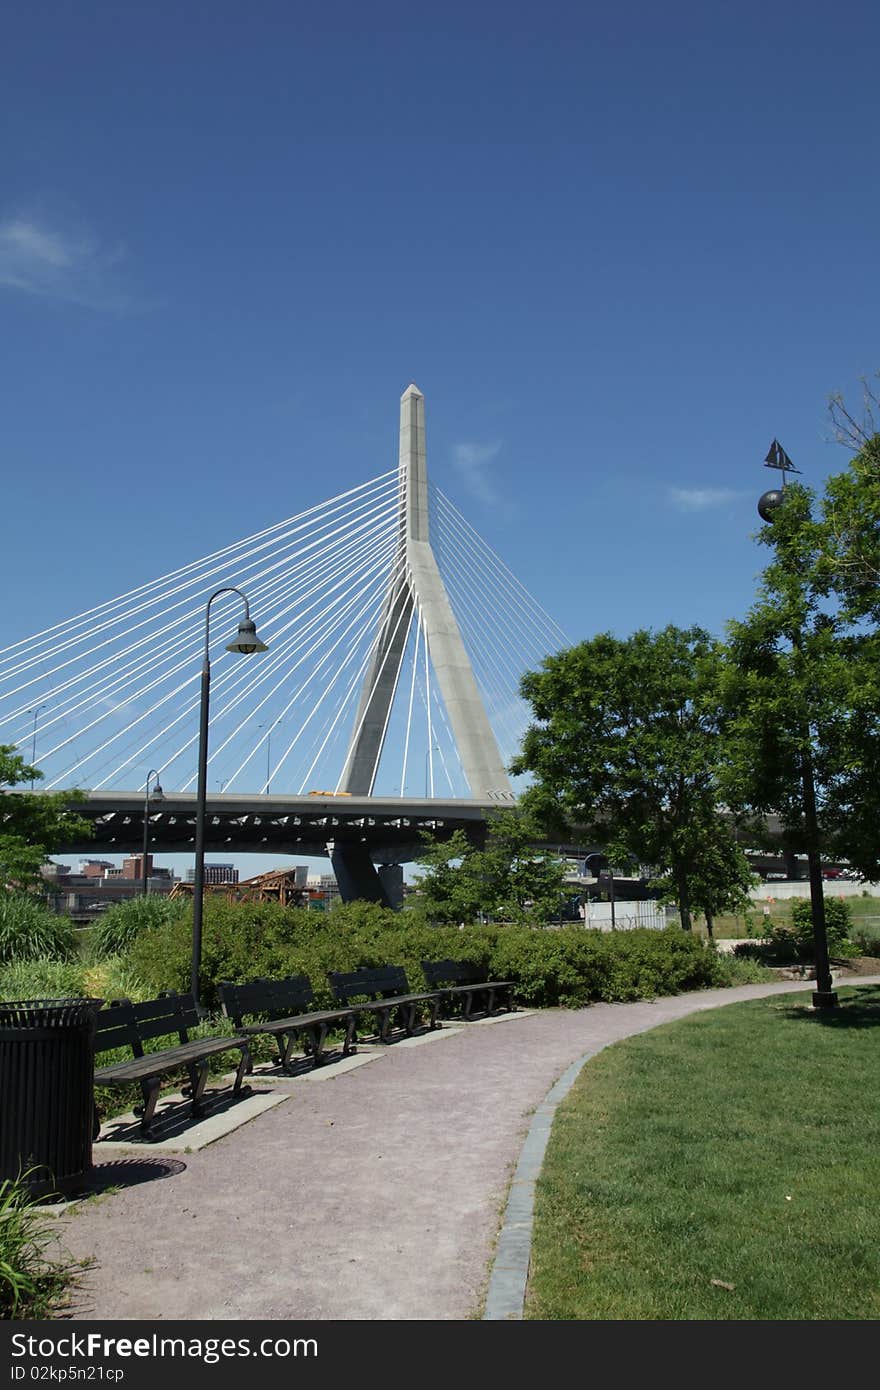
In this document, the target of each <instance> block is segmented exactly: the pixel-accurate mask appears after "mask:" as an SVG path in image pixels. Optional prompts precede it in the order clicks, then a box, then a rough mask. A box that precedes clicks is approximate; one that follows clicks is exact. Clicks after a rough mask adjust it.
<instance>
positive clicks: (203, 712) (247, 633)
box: [190, 584, 268, 1008]
mask: <svg viewBox="0 0 880 1390" xmlns="http://www.w3.org/2000/svg"><path fill="white" fill-rule="evenodd" d="M220 594H238V596H239V598H240V599H241V600H242V602H243V603H244V617H243V618H242V619H241V621H240V622H239V624H238V632H237V633H236V635H235V637H234V638H233V639H232V641H231V642H227V644H226V650H227V651H228V652H239V653H240V654H241V655H242V656H252V655H253V653H254V652H265V651H268V648H267V646H266V644H265V642H261V641H260V639H259V637H258V636H257V629H256V627H255V626H254V623H253V621H252V619H251V614H250V605H249V604H248V600H247V595H246V594H244V593H242V591H241V589H236V588H235V586H234V585H232V584H226V585H224V586H223V587H222V588H220V589H215V590H214V592H213V594H212V595H211V597H210V598H209V599H208V602H207V605H206V607H205V654H204V657H203V659H202V690H201V707H200V712H199V780H198V795H197V799H196V844H195V880H194V883H193V926H192V966H191V970H190V990H191V992H192V996H193V999H194V1000H195V1002H196V1008H201V1002H200V998H201V996H200V989H199V974H200V970H201V963H202V907H203V902H204V878H205V801H206V799H207V794H208V706H209V699H210V691H211V659H210V653H209V645H210V624H211V604H212V603H213V602H214V600H215V598H218V597H219V596H220Z"/></svg>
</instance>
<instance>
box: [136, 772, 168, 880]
mask: <svg viewBox="0 0 880 1390" xmlns="http://www.w3.org/2000/svg"><path fill="white" fill-rule="evenodd" d="M151 777H155V779H156V785H155V787H154V788H153V790H152V792H151V791H150V778H151ZM151 797H152V800H153V801H154V802H156V801H164V800H165V795H164V793H163V791H162V788H161V787H160V786H159V774H158V772H157V771H156V769H155V768H153V767H151V768H150V770H149V772H148V773H147V781H146V785H145V786H144V853H143V858H142V859H141V882H142V887H141V892H142V894H143V896H144V897H146V896H147V894H148V893H149V891H150V879H149V875H148V873H147V854H148V852H149V848H150V798H151Z"/></svg>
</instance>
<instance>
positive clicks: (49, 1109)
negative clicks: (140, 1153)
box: [0, 999, 103, 1197]
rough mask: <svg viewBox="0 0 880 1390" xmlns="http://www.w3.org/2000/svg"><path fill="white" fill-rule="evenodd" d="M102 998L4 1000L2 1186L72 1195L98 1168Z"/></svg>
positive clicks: (0, 1035) (0, 1037) (0, 1027)
mask: <svg viewBox="0 0 880 1390" xmlns="http://www.w3.org/2000/svg"><path fill="white" fill-rule="evenodd" d="M102 1003H103V1000H101V999H26V1000H21V1001H18V1002H0V1180H2V1179H3V1178H17V1177H18V1176H19V1175H21V1176H23V1178H24V1181H25V1183H26V1185H27V1187H28V1189H29V1191H30V1192H31V1194H32V1196H35V1197H38V1196H42V1195H43V1194H45V1193H48V1192H62V1193H66V1192H69V1191H71V1190H73V1189H75V1188H76V1187H78V1186H79V1185H81V1183H82V1181H83V1179H84V1178H85V1177H86V1175H87V1174H88V1173H89V1172H90V1171H91V1167H92V1116H93V1113H94V1110H93V1107H94V1100H93V1085H94V1076H95V1013H96V1011H97V1010H98V1009H99V1008H100V1007H101V1004H102Z"/></svg>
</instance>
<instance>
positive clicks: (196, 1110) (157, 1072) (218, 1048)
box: [95, 990, 251, 1138]
mask: <svg viewBox="0 0 880 1390" xmlns="http://www.w3.org/2000/svg"><path fill="white" fill-rule="evenodd" d="M95 1019H96V1033H95V1051H96V1052H97V1053H99V1052H107V1051H109V1049H110V1048H115V1047H130V1048H131V1051H132V1054H133V1056H132V1058H131V1060H126V1061H123V1062H111V1063H110V1065H109V1066H106V1067H99V1068H98V1069H97V1070H96V1072H95V1085H96V1086H117V1087H118V1086H129V1085H131V1084H132V1083H133V1082H134V1083H136V1084H137V1085H139V1086H140V1088H141V1094H142V1095H143V1098H144V1103H143V1105H142V1106H138V1107H137V1108H136V1110H135V1114H139V1115H140V1117H141V1133H142V1134H143V1135H144V1136H145V1137H149V1134H150V1128H151V1125H152V1122H153V1115H154V1112H155V1109H156V1102H157V1100H158V1099H159V1089H160V1087H161V1085H162V1078H163V1077H165V1076H168V1075H169V1074H170V1073H171V1072H175V1071H180V1070H183V1069H185V1070H186V1072H187V1073H188V1075H189V1082H190V1084H189V1086H188V1087H187V1088H186V1089H185V1091H184V1094H185V1095H188V1096H189V1098H190V1101H191V1106H192V1113H193V1115H194V1116H196V1117H198V1116H199V1115H201V1114H202V1113H203V1106H202V1097H203V1095H204V1091H205V1084H206V1082H207V1080H208V1063H209V1061H210V1059H211V1058H212V1057H216V1056H217V1055H218V1053H221V1052H230V1051H236V1050H237V1051H238V1052H240V1053H241V1058H240V1060H239V1063H238V1070H237V1071H236V1073H235V1082H234V1085H233V1088H232V1093H233V1095H237V1094H238V1093H239V1092H241V1091H242V1081H243V1079H244V1076H245V1074H246V1073H247V1072H248V1071H250V1066H251V1059H250V1052H249V1049H248V1041H247V1038H245V1037H241V1036H239V1037H234V1038H229V1037H214V1038H197V1039H194V1040H192V1041H191V1040H190V1037H189V1029H191V1028H195V1027H196V1025H197V1024H198V1023H199V1021H200V1020H199V1016H198V1013H197V1012H196V1006H195V1001H194V1000H193V997H192V995H191V994H175V993H174V992H173V991H171V990H169V991H168V992H167V993H165V994H160V995H159V997H158V999H148V1000H146V1002H145V1003H142V1004H133V1003H132V1001H131V1000H130V999H114V1000H112V1001H111V1002H110V1003H109V1004H108V1005H107V1006H106V1008H103V1009H100V1010H99V1011H98V1013H97V1014H96V1015H95ZM173 1033H176V1034H177V1036H178V1039H179V1042H178V1044H177V1046H176V1047H167V1048H164V1049H163V1050H162V1051H160V1052H145V1051H144V1043H145V1042H147V1041H149V1040H150V1039H151V1038H164V1037H168V1036H169V1035H170V1034H173ZM244 1093H245V1094H246V1093H247V1088H245V1091H244ZM99 1128H100V1126H99V1122H98V1118H97V1112H96V1115H95V1137H96V1138H97V1134H98V1132H99Z"/></svg>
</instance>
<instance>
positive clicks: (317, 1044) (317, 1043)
mask: <svg viewBox="0 0 880 1390" xmlns="http://www.w3.org/2000/svg"><path fill="white" fill-rule="evenodd" d="M326 1041H327V1024H326V1023H317V1024H315V1026H314V1028H313V1029H312V1066H315V1067H319V1066H320V1065H321V1063H322V1062H323V1061H324V1043H325V1042H326Z"/></svg>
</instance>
